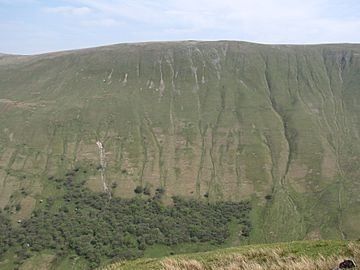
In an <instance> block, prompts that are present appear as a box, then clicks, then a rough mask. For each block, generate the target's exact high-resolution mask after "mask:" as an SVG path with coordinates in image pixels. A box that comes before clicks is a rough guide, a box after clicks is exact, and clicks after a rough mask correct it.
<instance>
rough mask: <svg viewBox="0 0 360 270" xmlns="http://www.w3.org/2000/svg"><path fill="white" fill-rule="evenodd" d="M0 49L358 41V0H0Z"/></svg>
mask: <svg viewBox="0 0 360 270" xmlns="http://www.w3.org/2000/svg"><path fill="white" fill-rule="evenodd" d="M0 34H1V36H0V52H3V53H15V54H35V53H44V52H50V51H59V50H67V49H77V48H85V47H94V46H99V45H107V44H114V43H122V42H141V41H164V40H188V39H196V40H219V39H228V40H245V41H253V42H260V43H291V44H293V43H340V42H341V43H343V42H352V43H359V42H360V1H359V0H342V1H341V0H296V1H295V0H216V1H215V0H167V1H166V0H159V1H151V0H101V1H100V0H72V1H70V0H51V1H50V0H48V1H45V0H0Z"/></svg>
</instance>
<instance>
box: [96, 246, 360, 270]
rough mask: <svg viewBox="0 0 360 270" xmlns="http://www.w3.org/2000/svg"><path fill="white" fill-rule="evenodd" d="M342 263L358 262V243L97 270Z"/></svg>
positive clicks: (319, 268) (324, 268) (261, 249)
mask: <svg viewBox="0 0 360 270" xmlns="http://www.w3.org/2000/svg"><path fill="white" fill-rule="evenodd" d="M344 259H351V260H354V261H355V263H356V262H357V261H359V260H360V245H359V243H358V242H345V241H307V242H306V241H304V242H291V243H280V244H270V245H252V246H244V247H237V248H229V249H219V250H216V251H211V252H206V253H197V254H186V255H181V256H173V257H166V258H159V259H140V260H136V261H128V262H126V261H124V262H119V263H115V264H112V265H109V266H106V267H104V268H101V270H120V269H121V270H132V269H134V270H135V269H136V270H141V269H144V270H145V269H146V270H150V269H151V270H157V269H159V270H160V269H161V270H186V269H188V270H191V269H196V270H202V269H219V270H225V269H241V270H250V269H259V270H261V269H274V270H277V269H279V270H280V269H287V270H302V269H311V270H312V269H313V270H328V269H332V268H335V267H336V266H338V265H339V263H340V262H342V261H344ZM353 269H358V268H353Z"/></svg>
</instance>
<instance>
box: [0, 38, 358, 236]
mask: <svg viewBox="0 0 360 270" xmlns="http://www.w3.org/2000/svg"><path fill="white" fill-rule="evenodd" d="M359 85H360V45H317V46H285V45H282V46H277V45H276V46H273V45H259V44H251V43H244V42H227V41H219V42H196V41H188V42H171V43H142V44H122V45H114V46H108V47H100V48H95V49H86V50H78V51H68V52H61V53H51V54H44V55H36V56H8V55H0V187H1V188H0V207H1V208H6V209H7V210H8V212H9V213H11V217H12V220H13V221H16V220H19V219H25V218H28V217H29V216H30V215H31V211H32V210H33V209H34V208H35V207H37V205H39V204H40V200H42V199H44V198H47V197H48V196H52V195H53V194H56V189H55V188H54V186H53V185H52V183H51V182H52V179H54V178H55V179H56V177H58V176H59V175H64V174H65V173H66V172H67V171H68V170H71V169H74V168H76V167H81V168H82V170H84V171H87V172H88V174H87V176H86V186H88V187H89V188H90V189H92V190H94V191H100V192H103V191H104V189H105V192H108V193H110V192H111V193H112V194H113V196H115V197H116V196H120V197H133V196H135V195H136V194H135V193H134V190H135V189H136V188H137V187H138V191H140V190H145V189H146V190H147V191H148V192H149V193H150V194H155V190H156V189H163V190H165V193H164V201H165V202H170V201H171V196H172V195H180V196H185V197H189V198H195V199H201V200H205V201H206V200H209V201H210V202H214V201H224V200H225V201H227V200H230V201H240V200H245V199H251V201H252V203H253V209H254V210H253V212H252V214H251V219H252V223H253V230H252V232H251V235H250V241H251V242H259V241H268V242H272V241H280V240H281V241H284V240H294V239H306V238H307V239H309V238H310V239H312V238H337V239H339V238H349V239H353V238H356V237H359V233H360V229H359V228H360V226H359V225H360V224H359V223H360V203H359V202H360V181H359V176H360V171H359V165H360V160H359V154H360V137H359V136H360V135H359V134H360V117H359V115H360V114H359V104H360V91H359V90H360V89H359V87H360V86H359ZM136 196H138V195H136ZM142 196H143V195H142ZM18 205H20V207H17V208H18V209H17V210H15V208H16V206H18Z"/></svg>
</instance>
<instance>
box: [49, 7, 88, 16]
mask: <svg viewBox="0 0 360 270" xmlns="http://www.w3.org/2000/svg"><path fill="white" fill-rule="evenodd" d="M44 10H45V11H46V12H49V13H57V14H63V15H87V14H89V13H91V9H90V8H88V7H72V6H61V7H47V8H44Z"/></svg>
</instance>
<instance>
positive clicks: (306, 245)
mask: <svg viewBox="0 0 360 270" xmlns="http://www.w3.org/2000/svg"><path fill="white" fill-rule="evenodd" d="M349 244H350V242H348V241H300V242H287V243H276V244H261V245H260V244H258V245H247V246H241V247H233V248H226V249H219V250H215V251H210V252H201V253H193V254H185V255H177V256H171V257H163V258H152V259H139V260H135V261H125V262H122V263H118V264H117V267H115V265H116V264H115V265H114V266H113V267H114V268H107V267H109V266H107V267H104V268H103V269H114V270H117V269H119V270H120V269H121V270H132V269H134V270H135V269H136V270H141V269H148V270H158V269H162V266H161V262H163V261H165V260H167V259H170V258H171V259H173V260H177V261H181V260H184V261H189V260H197V261H199V262H202V263H203V264H204V265H205V266H210V265H214V264H216V263H217V262H220V261H221V260H224V259H225V258H227V257H229V258H231V256H235V255H242V254H247V253H250V252H252V251H255V252H256V251H260V250H261V251H262V252H264V253H265V254H266V252H267V251H272V250H279V249H280V250H282V252H281V254H282V256H283V257H284V258H285V257H288V256H294V257H301V256H306V257H308V258H311V259H316V258H319V257H320V256H324V257H325V258H328V257H329V258H330V257H331V256H336V257H342V258H343V259H346V258H354V254H353V253H352V251H351V250H350V249H349V247H348V246H349ZM359 244H360V243H359V242H357V244H356V243H355V245H358V247H359ZM357 256H359V254H358V255H357ZM335 266H336V265H334V267H335Z"/></svg>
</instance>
